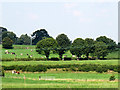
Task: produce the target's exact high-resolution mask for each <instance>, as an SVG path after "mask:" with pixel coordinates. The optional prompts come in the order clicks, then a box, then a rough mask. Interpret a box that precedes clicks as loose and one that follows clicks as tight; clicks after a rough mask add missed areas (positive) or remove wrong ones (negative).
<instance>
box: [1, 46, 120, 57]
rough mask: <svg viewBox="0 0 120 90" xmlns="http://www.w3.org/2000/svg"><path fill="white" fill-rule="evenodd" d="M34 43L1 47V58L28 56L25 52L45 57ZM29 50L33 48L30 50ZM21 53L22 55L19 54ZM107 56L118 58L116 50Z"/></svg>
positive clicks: (69, 54)
mask: <svg viewBox="0 0 120 90" xmlns="http://www.w3.org/2000/svg"><path fill="white" fill-rule="evenodd" d="M35 47H36V46H35V45H14V49H2V58H3V59H14V58H28V56H27V54H29V55H32V58H41V57H43V58H46V57H45V55H43V54H38V53H37V52H36V49H35ZM5 50H8V51H9V52H15V54H16V55H17V56H15V55H11V54H5ZM31 50H33V51H32V52H31ZM21 53H22V54H23V55H21ZM64 55H67V57H72V54H71V53H70V51H68V52H66V53H65V54H64ZM49 57H50V58H51V57H59V55H58V54H53V53H52V52H51V54H50V56H49ZM107 58H118V51H115V52H112V53H109V54H108V55H107Z"/></svg>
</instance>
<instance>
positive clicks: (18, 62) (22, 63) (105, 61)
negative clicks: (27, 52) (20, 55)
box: [2, 60, 118, 66]
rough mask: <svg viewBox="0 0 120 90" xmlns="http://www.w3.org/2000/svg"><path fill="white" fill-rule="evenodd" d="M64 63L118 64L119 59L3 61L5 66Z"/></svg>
mask: <svg viewBox="0 0 120 90" xmlns="http://www.w3.org/2000/svg"><path fill="white" fill-rule="evenodd" d="M39 64H40V65H41V64H42V65H64V64H100V65H118V60H83V61H82V60H81V61H77V60H72V61H7V62H2V65H3V66H11V65H39Z"/></svg>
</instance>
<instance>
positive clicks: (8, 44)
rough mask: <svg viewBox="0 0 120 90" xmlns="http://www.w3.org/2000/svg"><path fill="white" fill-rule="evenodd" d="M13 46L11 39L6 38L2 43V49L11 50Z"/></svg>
mask: <svg viewBox="0 0 120 90" xmlns="http://www.w3.org/2000/svg"><path fill="white" fill-rule="evenodd" d="M12 45H13V41H12V40H11V39H10V38H9V37H5V38H4V39H3V41H2V47H3V48H6V49H11V48H13V47H12Z"/></svg>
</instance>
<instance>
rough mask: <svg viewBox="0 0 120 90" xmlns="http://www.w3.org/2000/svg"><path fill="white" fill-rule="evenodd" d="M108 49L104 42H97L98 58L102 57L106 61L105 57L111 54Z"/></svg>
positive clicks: (96, 52) (96, 51) (96, 53)
mask: <svg viewBox="0 0 120 90" xmlns="http://www.w3.org/2000/svg"><path fill="white" fill-rule="evenodd" d="M107 48H108V46H107V45H106V44H105V43H104V42H96V43H95V55H96V56H97V57H98V58H100V57H101V56H102V58H103V59H104V57H105V56H107V55H108V53H109V52H108V50H107Z"/></svg>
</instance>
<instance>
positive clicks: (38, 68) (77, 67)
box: [3, 64, 120, 73]
mask: <svg viewBox="0 0 120 90" xmlns="http://www.w3.org/2000/svg"><path fill="white" fill-rule="evenodd" d="M3 67H4V70H22V71H27V72H45V71H47V69H56V68H61V69H65V71H66V69H67V71H68V70H72V71H83V72H89V71H96V72H98V73H102V72H107V71H108V70H113V71H114V72H120V70H119V67H120V65H119V66H117V65H100V64H82V65H81V64H67V65H66V64H65V65H34V66H32V65H12V66H3Z"/></svg>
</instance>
